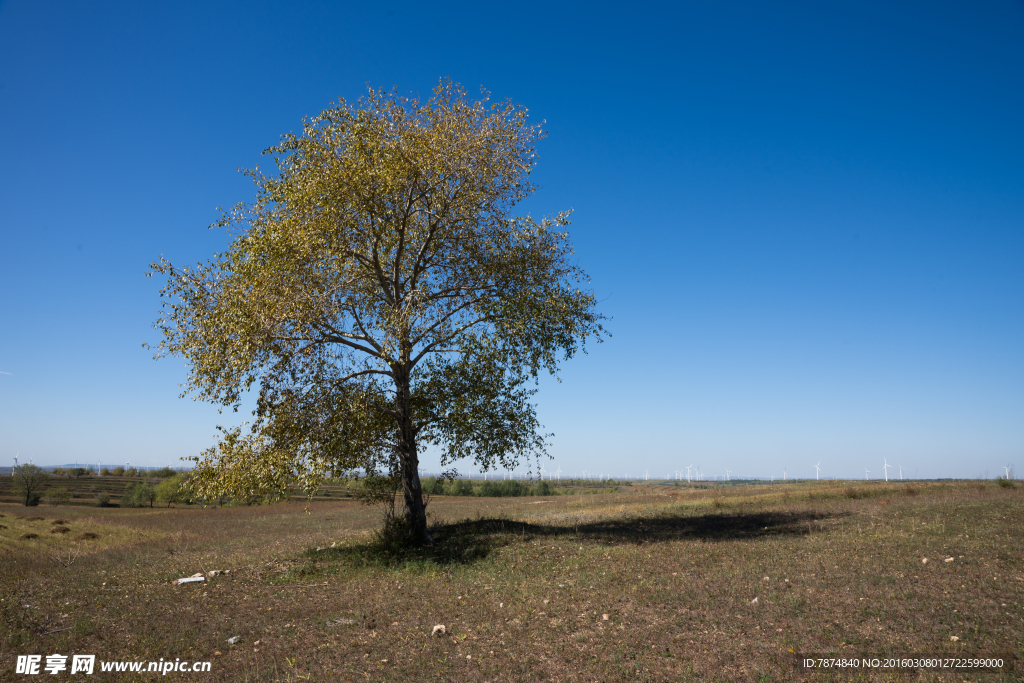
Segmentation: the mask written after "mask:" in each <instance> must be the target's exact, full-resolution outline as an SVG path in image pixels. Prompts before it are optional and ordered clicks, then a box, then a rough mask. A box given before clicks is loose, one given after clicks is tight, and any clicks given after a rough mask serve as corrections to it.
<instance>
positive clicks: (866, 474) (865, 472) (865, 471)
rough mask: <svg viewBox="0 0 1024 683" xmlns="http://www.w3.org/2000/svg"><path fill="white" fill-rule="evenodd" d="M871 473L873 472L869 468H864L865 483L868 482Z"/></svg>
mask: <svg viewBox="0 0 1024 683" xmlns="http://www.w3.org/2000/svg"><path fill="white" fill-rule="evenodd" d="M870 471H871V470H869V469H868V468H866V467H865V468H864V481H867V479H868V472H870Z"/></svg>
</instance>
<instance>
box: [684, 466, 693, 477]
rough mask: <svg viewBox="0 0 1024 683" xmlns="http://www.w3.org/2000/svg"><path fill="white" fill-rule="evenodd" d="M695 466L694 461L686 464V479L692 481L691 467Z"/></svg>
mask: <svg viewBox="0 0 1024 683" xmlns="http://www.w3.org/2000/svg"><path fill="white" fill-rule="evenodd" d="M691 467H693V463H690V464H689V465H687V466H686V481H690V468H691Z"/></svg>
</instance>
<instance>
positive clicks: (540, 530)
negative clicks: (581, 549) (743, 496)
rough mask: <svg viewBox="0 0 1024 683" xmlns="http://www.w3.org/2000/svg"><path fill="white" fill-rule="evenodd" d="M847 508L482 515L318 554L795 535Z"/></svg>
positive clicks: (420, 555) (377, 557) (423, 559)
mask: <svg viewBox="0 0 1024 683" xmlns="http://www.w3.org/2000/svg"><path fill="white" fill-rule="evenodd" d="M846 514H848V513H822V512H814V511H805V512H756V513H729V512H721V513H708V514H704V515H697V516H694V515H686V514H682V513H680V514H671V513H670V514H659V515H656V516H652V517H632V518H623V519H610V520H600V521H591V522H587V523H583V524H571V523H570V524H542V523H530V522H523V521H516V520H510V519H504V518H501V517H481V518H478V519H464V520H462V521H457V522H447V523H443V524H438V525H435V526H434V527H433V528H432V530H431V531H432V533H433V536H434V540H435V545H433V546H430V547H424V548H410V547H406V546H404V545H402V544H395V543H387V542H385V541H382V540H381V539H380V538H378V539H377V540H376V541H375V542H370V543H359V544H347V545H345V546H341V547H338V548H332V549H324V550H322V551H318V552H317V553H316V554H315V555H314V556H315V557H317V558H318V559H329V558H331V557H333V558H335V559H340V560H343V561H347V562H354V563H355V564H360V565H376V566H390V567H403V566H404V567H407V568H413V567H416V566H424V567H426V566H429V565H442V566H445V565H467V564H473V563H475V562H479V561H480V560H483V559H486V558H487V557H488V556H489V555H490V554H491V553H492V552H494V550H496V549H497V548H501V547H504V546H508V545H510V544H512V543H519V542H524V541H536V540H539V539H547V540H551V541H556V540H560V539H566V538H571V539H573V540H574V541H588V542H597V543H603V544H607V545H612V546H614V545H644V544H654V543H665V542H668V541H677V540H686V539H692V540H699V541H706V542H732V541H747V540H752V539H757V538H765V537H782V536H796V535H801V534H807V533H810V532H811V531H812V530H813V529H815V528H820V527H821V524H822V523H823V522H824V521H825V520H827V519H834V518H837V517H840V516H845V515H846Z"/></svg>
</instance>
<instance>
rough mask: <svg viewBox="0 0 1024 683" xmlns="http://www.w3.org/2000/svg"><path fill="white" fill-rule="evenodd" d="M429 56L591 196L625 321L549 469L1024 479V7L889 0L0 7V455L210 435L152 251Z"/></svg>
mask: <svg viewBox="0 0 1024 683" xmlns="http://www.w3.org/2000/svg"><path fill="white" fill-rule="evenodd" d="M783 5H785V6H783ZM439 77H451V78H452V79H454V80H457V81H459V82H462V83H463V84H466V85H467V86H469V87H470V88H474V89H475V88H476V87H477V86H479V85H484V86H486V87H487V88H488V89H489V90H491V91H492V93H493V94H494V96H495V97H496V98H499V99H504V98H511V99H513V100H515V101H517V102H520V103H522V104H524V105H526V106H527V107H529V108H530V111H531V114H532V115H534V116H535V117H536V119H537V120H540V119H546V120H547V128H548V129H549V131H550V136H549V138H548V139H547V140H545V141H543V142H542V144H541V147H540V163H539V166H538V170H537V173H536V176H535V179H536V181H537V182H539V183H540V184H541V186H542V189H541V190H540V192H538V194H537V195H536V196H535V197H533V198H532V199H531V200H530V201H529V203H528V204H527V205H526V206H524V207H523V211H524V212H525V211H529V212H531V213H533V214H534V215H537V214H545V213H551V212H555V211H558V210H562V209H567V208H570V207H571V208H573V209H574V210H575V214H574V216H575V218H574V224H573V228H572V235H573V240H574V243H575V244H576V246H577V251H578V254H579V258H580V263H581V265H582V266H583V267H584V268H585V269H586V270H587V271H588V272H589V273H590V275H591V277H592V279H593V285H594V288H595V291H596V293H597V294H598V296H599V298H600V299H601V301H602V304H601V307H602V310H603V311H604V312H605V313H606V314H607V315H609V316H611V317H612V318H613V320H612V321H611V322H610V324H609V328H610V330H611V332H612V334H613V335H614V336H613V338H612V339H611V340H610V341H608V342H607V343H605V344H603V345H601V346H598V347H594V348H592V349H591V352H590V354H589V355H588V356H581V357H578V358H577V359H574V360H573V361H571V362H570V363H568V364H567V365H566V366H565V367H564V373H563V375H562V379H563V381H562V383H561V384H556V383H554V382H551V381H544V382H542V384H541V391H540V394H539V395H538V404H539V412H540V417H541V420H542V422H543V423H544V424H545V426H546V427H547V429H548V430H549V431H551V432H554V433H555V438H554V440H553V445H552V448H551V453H552V454H553V455H554V456H555V459H554V461H553V462H552V463H550V464H548V465H546V467H548V468H549V469H555V468H558V467H561V469H562V471H563V473H572V472H579V471H581V470H583V469H587V470H589V471H590V472H606V473H612V474H614V475H616V476H621V475H622V474H624V473H626V472H629V473H631V474H634V475H635V474H637V473H639V472H640V471H642V470H644V469H650V472H651V476H652V477H653V476H655V475H657V476H660V477H661V476H664V475H665V473H666V472H671V471H675V470H678V469H680V468H681V467H685V466H686V465H690V464H694V465H699V466H700V468H701V470H702V471H703V472H705V473H706V474H707V475H708V476H712V475H714V474H716V473H717V474H718V475H723V474H724V473H725V469H726V468H728V469H729V470H730V471H731V472H733V476H737V475H758V476H776V477H780V476H782V473H783V470H784V469H786V470H787V471H788V476H790V477H794V476H801V477H808V476H813V475H814V469H813V465H814V464H815V463H816V462H818V461H819V460H820V461H821V470H822V475H823V476H829V477H833V476H835V477H863V476H864V470H865V468H866V469H869V470H871V473H870V475H869V476H871V477H872V478H875V477H880V476H881V473H882V459H883V458H888V459H889V462H890V463H894V464H900V465H903V467H904V471H905V474H906V475H913V474H916V475H917V476H920V477H974V476H985V474H986V473H988V475H989V476H995V475H996V474H998V473H1001V472H1002V471H1003V470H1002V467H1003V466H1004V465H1006V464H1007V463H1010V462H1013V463H1016V464H1017V467H1018V471H1020V470H1021V469H1024V298H1022V296H1024V268H1022V262H1024V163H1022V159H1024V4H1022V3H1020V2H1009V1H1007V2H971V3H964V2H956V3H953V2H948V3H943V2H935V1H929V2H917V3H914V2H905V3H892V2H874V3H872V2H865V1H863V0H851V1H849V2H830V1H825V2H821V1H817V2H807V3H765V2H750V3H744V2H714V3H706V2H702V3H661V4H652V3H609V4H606V5H601V4H597V3H577V4H567V3H552V2H544V3H535V4H534V3H525V4H524V3H516V4H511V5H508V4H501V3H480V2H473V3H465V4H455V3H414V4H402V3H392V4H385V3H343V2H301V3H296V2H275V3H270V2H258V1H255V0H247V1H245V2H213V1H209V0H208V1H204V2H194V3H192V2H174V3H149V2H89V3H82V2H48V1H45V0H7V1H6V2H2V3H0V135H2V144H0V373H2V374H0V464H2V465H10V464H12V462H13V457H14V456H15V455H16V454H18V453H20V455H21V459H22V461H24V460H26V459H28V458H34V459H35V462H36V463H37V464H63V463H68V462H75V461H78V462H90V463H94V462H96V461H99V460H102V461H103V462H104V464H107V463H123V462H127V461H130V462H131V463H132V464H140V465H165V464H174V465H176V464H179V460H178V459H179V458H180V457H181V456H186V455H193V454H196V453H197V452H199V451H200V450H201V449H203V448H205V447H207V446H209V445H210V444H212V443H213V439H214V434H215V429H214V428H215V425H217V424H220V423H223V424H233V423H234V421H235V420H238V419H239V416H237V415H234V414H224V415H218V414H217V411H216V409H215V408H214V407H211V406H208V405H203V404H198V403H194V402H192V401H191V400H189V399H180V398H178V394H179V392H180V388H179V385H180V383H181V382H182V381H183V379H184V376H185V370H184V366H183V364H182V363H181V362H180V361H177V360H173V359H172V360H161V361H154V360H152V358H151V355H152V354H151V352H149V351H147V350H145V349H143V348H142V344H143V342H147V341H149V342H153V341H155V340H156V334H155V332H154V331H153V330H152V329H151V324H152V322H153V320H155V318H156V316H157V311H158V305H159V301H158V297H157V287H158V284H159V283H158V282H156V281H155V280H152V279H145V278H144V277H143V274H144V273H145V272H146V270H147V264H149V263H150V262H151V261H153V260H155V259H157V258H158V257H160V256H161V255H164V256H166V257H167V258H169V259H171V260H172V261H174V262H182V263H184V262H195V261H199V260H204V259H207V258H209V257H210V256H211V255H212V253H213V252H214V251H216V250H218V249H220V248H222V247H223V246H224V244H225V236H224V234H223V233H222V232H220V231H218V230H208V229H207V225H209V224H210V223H211V222H213V221H214V220H215V219H216V218H217V216H218V213H217V211H216V207H218V206H228V205H231V204H234V203H235V202H238V201H241V200H245V199H248V198H251V197H252V196H253V192H252V188H251V185H250V184H249V181H247V180H246V179H245V178H243V177H242V176H241V175H240V174H239V173H237V171H236V169H237V168H238V167H251V166H254V165H255V164H257V163H260V162H261V161H265V160H263V159H261V157H260V152H261V151H262V150H263V149H264V148H266V147H268V146H269V145H272V144H274V143H275V142H276V141H277V140H278V138H279V136H280V135H281V134H283V133H286V132H289V131H297V130H299V129H300V126H301V121H302V118H303V117H305V116H311V115H314V114H316V113H317V112H319V111H320V110H321V109H323V108H325V107H327V106H329V105H330V104H331V103H332V102H333V101H334V100H336V98H338V97H339V96H340V97H345V98H347V99H355V98H358V97H359V96H360V95H361V94H362V93H363V92H364V89H365V84H366V83H370V84H372V85H374V86H379V87H385V88H390V87H392V86H393V87H395V88H397V89H398V90H399V91H400V92H402V93H409V92H412V93H418V94H421V95H423V96H426V95H428V94H429V92H430V89H431V88H432V87H433V85H434V84H435V83H436V82H437V79H438V78H439ZM434 465H435V463H432V462H431V459H430V457H429V456H428V457H427V458H426V459H425V462H424V463H423V468H424V469H428V470H429V469H432V467H433V466H434ZM462 469H463V470H464V471H471V470H472V468H471V467H469V466H468V465H465V464H464V465H463V467H462Z"/></svg>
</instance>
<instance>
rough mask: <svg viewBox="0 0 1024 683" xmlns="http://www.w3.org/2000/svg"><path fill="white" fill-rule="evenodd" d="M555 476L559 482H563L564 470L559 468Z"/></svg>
mask: <svg viewBox="0 0 1024 683" xmlns="http://www.w3.org/2000/svg"><path fill="white" fill-rule="evenodd" d="M555 476H556V477H557V478H558V481H562V468H561V467H559V468H558V471H557V472H555Z"/></svg>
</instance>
